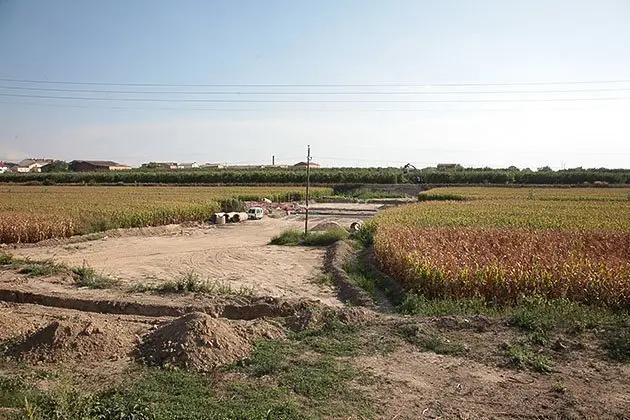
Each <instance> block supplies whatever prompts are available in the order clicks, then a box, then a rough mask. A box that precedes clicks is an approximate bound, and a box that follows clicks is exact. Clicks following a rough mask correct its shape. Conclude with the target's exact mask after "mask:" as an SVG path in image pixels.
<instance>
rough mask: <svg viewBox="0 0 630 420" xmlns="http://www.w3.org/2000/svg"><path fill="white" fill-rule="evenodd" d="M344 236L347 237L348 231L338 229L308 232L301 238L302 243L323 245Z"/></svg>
mask: <svg viewBox="0 0 630 420" xmlns="http://www.w3.org/2000/svg"><path fill="white" fill-rule="evenodd" d="M346 238H348V232H346V231H345V230H339V229H333V230H327V231H324V232H309V233H308V235H306V236H305V237H304V239H303V240H302V245H307V246H325V245H330V244H333V243H335V242H337V241H340V240H342V239H346Z"/></svg>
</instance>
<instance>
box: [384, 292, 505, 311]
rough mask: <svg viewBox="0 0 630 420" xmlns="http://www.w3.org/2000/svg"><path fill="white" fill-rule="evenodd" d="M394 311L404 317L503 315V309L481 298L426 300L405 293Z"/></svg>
mask: <svg viewBox="0 0 630 420" xmlns="http://www.w3.org/2000/svg"><path fill="white" fill-rule="evenodd" d="M396 309H397V311H398V312H399V313H401V314H404V315H418V316H445V315H458V316H472V315H486V316H498V315H502V314H503V313H504V310H503V309H501V308H499V307H497V306H496V305H492V304H488V303H487V302H486V301H485V300H483V299H481V298H466V299H427V298H426V297H424V296H423V295H418V294H415V293H407V294H406V295H405V296H404V298H403V299H402V301H401V303H400V304H399V305H398V306H397V308H396Z"/></svg>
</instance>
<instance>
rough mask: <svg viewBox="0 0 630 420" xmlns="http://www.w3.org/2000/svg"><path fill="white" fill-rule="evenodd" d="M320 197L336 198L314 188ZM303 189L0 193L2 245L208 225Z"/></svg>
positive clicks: (294, 196) (22, 189) (18, 189)
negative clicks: (231, 211) (242, 207)
mask: <svg viewBox="0 0 630 420" xmlns="http://www.w3.org/2000/svg"><path fill="white" fill-rule="evenodd" d="M311 191H312V195H313V196H314V197H317V196H322V195H330V194H331V193H332V190H331V189H329V188H319V187H318V188H313V189H312V190H311ZM303 193H304V190H303V188H302V187H131V186H128V187H122V186H111V187H95V186H48V187H45V186H7V187H1V188H0V243H28V242H38V241H41V240H44V239H50V238H59V237H69V236H72V235H77V234H85V233H92V232H99V231H103V230H107V229H113V228H129V227H143V226H158V225H165V224H170V223H181V222H187V221H202V220H208V219H209V218H210V216H211V215H212V213H214V212H216V211H218V209H219V204H218V201H220V200H224V199H229V198H240V199H243V200H259V199H261V198H262V197H267V198H269V199H271V200H274V201H291V200H300V199H301V198H302V195H303Z"/></svg>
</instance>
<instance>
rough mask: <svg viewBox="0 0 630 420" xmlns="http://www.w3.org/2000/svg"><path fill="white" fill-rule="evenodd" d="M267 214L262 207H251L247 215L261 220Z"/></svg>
mask: <svg viewBox="0 0 630 420" xmlns="http://www.w3.org/2000/svg"><path fill="white" fill-rule="evenodd" d="M264 215H265V209H263V208H262V207H250V208H249V209H248V210H247V217H248V218H249V219H255V220H260V219H262V218H263V216H264Z"/></svg>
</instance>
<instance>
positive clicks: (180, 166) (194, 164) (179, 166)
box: [177, 162, 199, 169]
mask: <svg viewBox="0 0 630 420" xmlns="http://www.w3.org/2000/svg"><path fill="white" fill-rule="evenodd" d="M198 167H199V165H198V164H197V162H189V163H188V162H187V163H178V164H177V169H194V168H198Z"/></svg>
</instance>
